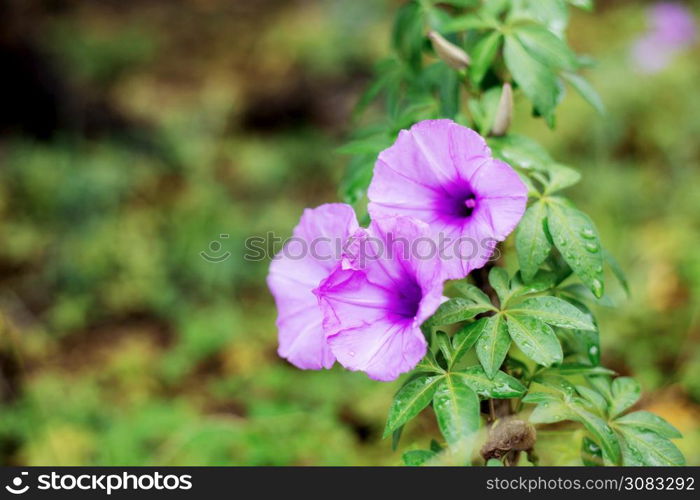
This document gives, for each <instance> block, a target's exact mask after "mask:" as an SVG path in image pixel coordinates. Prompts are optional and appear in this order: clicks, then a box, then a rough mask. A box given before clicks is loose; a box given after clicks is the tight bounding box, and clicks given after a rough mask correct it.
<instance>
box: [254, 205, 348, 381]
mask: <svg viewBox="0 0 700 500" xmlns="http://www.w3.org/2000/svg"><path fill="white" fill-rule="evenodd" d="M358 230H359V225H358V223H357V219H356V217H355V212H354V211H353V209H352V207H350V206H349V205H344V204H340V203H334V204H327V205H321V206H320V207H318V208H315V209H306V210H305V211H304V214H303V215H302V216H301V220H300V221H299V224H298V225H297V226H296V227H295V228H294V235H293V237H292V238H290V240H289V241H288V242H287V243H286V245H285V246H284V248H283V250H282V251H281V252H280V253H279V254H278V255H277V256H276V257H275V259H274V260H273V261H272V264H271V265H270V273H269V275H268V277H267V285H268V287H269V288H270V291H271V292H272V295H273V296H274V297H275V303H276V304H277V312H278V316H277V328H278V331H279V349H278V351H277V352H278V353H279V355H280V356H282V357H283V358H286V359H287V360H289V361H290V362H291V363H292V364H294V365H295V366H297V367H298V368H302V369H314V370H318V369H321V368H330V367H331V366H333V363H334V362H335V357H334V356H333V354H332V353H331V350H330V347H329V346H328V343H327V342H326V335H325V333H324V331H323V328H322V326H321V322H322V319H323V315H322V312H321V309H320V307H319V304H318V299H317V297H316V295H315V294H314V290H315V289H316V288H317V287H318V286H319V284H320V283H321V281H322V280H324V279H325V278H327V277H328V275H329V274H330V273H331V271H332V270H333V269H334V268H335V267H336V266H337V265H339V264H338V263H339V261H340V260H341V258H342V255H339V252H338V248H337V247H338V242H343V241H345V240H346V239H347V238H348V237H349V236H350V235H352V234H353V233H355V232H356V231H358ZM345 267H347V263H346V266H345Z"/></svg>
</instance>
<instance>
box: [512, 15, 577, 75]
mask: <svg viewBox="0 0 700 500" xmlns="http://www.w3.org/2000/svg"><path fill="white" fill-rule="evenodd" d="M515 33H516V36H517V38H518V40H520V43H521V44H522V45H523V47H525V50H527V52H528V53H529V54H530V55H531V56H532V57H533V58H535V59H536V60H538V61H539V62H541V63H542V64H544V65H545V66H547V67H548V68H550V69H552V70H553V71H555V72H556V71H558V70H562V69H565V70H575V69H576V68H577V67H578V61H577V59H576V54H574V53H573V51H572V50H571V49H570V48H569V46H568V45H566V42H565V41H564V40H562V39H561V38H559V37H558V36H556V35H555V34H554V33H552V32H551V31H549V30H548V29H547V28H545V27H544V26H542V25H540V24H534V23H528V24H521V25H518V26H517V27H516V32H515Z"/></svg>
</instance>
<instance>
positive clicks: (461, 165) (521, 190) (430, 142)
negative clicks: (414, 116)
mask: <svg viewBox="0 0 700 500" xmlns="http://www.w3.org/2000/svg"><path fill="white" fill-rule="evenodd" d="M368 197H369V200H370V203H369V213H370V215H371V216H372V217H373V218H379V217H386V216H396V215H405V216H411V217H415V218H418V219H420V220H422V221H424V222H426V223H428V224H429V225H430V228H431V231H432V234H433V238H434V240H435V241H436V244H438V245H439V250H440V253H441V258H442V260H443V263H442V266H443V273H444V276H445V277H447V278H450V279H456V278H463V277H464V276H466V275H467V274H469V272H470V271H471V270H472V269H476V268H479V267H481V266H483V265H484V264H485V263H486V261H487V260H488V259H489V257H490V256H491V253H492V251H493V248H494V246H495V243H496V241H502V240H504V239H505V238H506V237H507V236H508V234H509V233H510V232H511V231H512V230H513V229H514V228H515V226H516V225H517V224H518V221H520V218H521V217H522V215H523V212H524V211H525V204H526V202H527V188H526V187H525V185H524V184H523V182H522V181H521V180H520V178H519V177H518V174H517V173H516V172H515V171H514V170H513V169H512V168H511V167H510V166H509V165H507V164H506V163H503V162H501V161H499V160H496V159H494V158H493V157H492V156H491V151H490V150H489V148H488V146H487V145H486V142H485V141H484V139H483V138H482V137H481V136H479V135H478V134H477V133H476V132H474V131H473V130H470V129H468V128H466V127H462V126H461V125H458V124H456V123H454V122H452V121H450V120H428V121H423V122H420V123H417V124H416V125H414V126H413V127H411V129H410V130H402V131H401V133H400V134H399V137H398V138H397V139H396V142H395V143H394V145H393V146H391V147H390V148H389V149H386V150H384V151H382V152H381V153H380V155H379V158H378V160H377V163H376V164H375V167H374V177H373V179H372V183H371V184H370V186H369V191H368Z"/></svg>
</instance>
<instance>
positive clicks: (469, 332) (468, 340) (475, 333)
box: [450, 318, 488, 368]
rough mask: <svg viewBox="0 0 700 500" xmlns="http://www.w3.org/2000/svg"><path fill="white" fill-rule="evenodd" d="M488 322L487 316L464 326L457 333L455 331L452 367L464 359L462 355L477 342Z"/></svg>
mask: <svg viewBox="0 0 700 500" xmlns="http://www.w3.org/2000/svg"><path fill="white" fill-rule="evenodd" d="M487 322H488V319H487V318H481V319H480V320H478V321H475V322H474V323H470V324H468V325H466V326H464V327H463V328H461V329H460V330H459V331H458V332H457V333H455V335H454V337H452V348H453V350H454V354H453V355H452V364H451V365H450V368H451V367H452V366H453V365H454V364H455V363H457V362H459V360H460V359H462V356H464V355H465V354H466V353H467V352H469V349H471V348H472V346H473V345H474V344H476V341H477V340H479V337H480V336H481V334H482V333H483V331H484V328H485V327H486V323H487Z"/></svg>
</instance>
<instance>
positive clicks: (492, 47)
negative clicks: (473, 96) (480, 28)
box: [469, 31, 503, 86]
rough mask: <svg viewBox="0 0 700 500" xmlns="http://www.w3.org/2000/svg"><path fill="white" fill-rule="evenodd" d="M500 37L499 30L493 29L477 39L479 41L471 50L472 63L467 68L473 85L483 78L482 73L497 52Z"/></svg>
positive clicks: (486, 69) (484, 73)
mask: <svg viewBox="0 0 700 500" xmlns="http://www.w3.org/2000/svg"><path fill="white" fill-rule="evenodd" d="M502 37H503V35H502V34H501V32H500V31H493V32H491V33H489V34H488V35H486V36H485V37H484V38H482V39H481V40H479V43H477V44H476V45H475V46H474V49H473V50H472V51H471V57H472V64H471V67H470V68H469V75H470V77H471V79H472V82H474V85H476V86H478V85H479V84H480V83H481V80H483V79H484V75H486V72H487V71H488V69H489V67H490V66H491V63H493V60H494V58H495V57H496V54H497V53H498V49H499V48H500V46H501V41H502Z"/></svg>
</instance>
